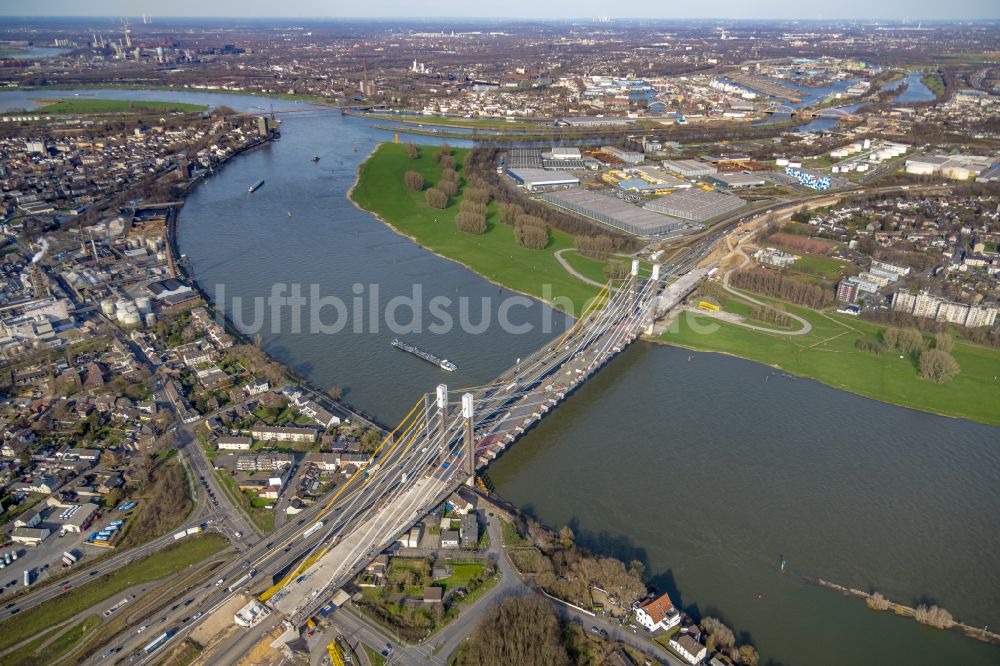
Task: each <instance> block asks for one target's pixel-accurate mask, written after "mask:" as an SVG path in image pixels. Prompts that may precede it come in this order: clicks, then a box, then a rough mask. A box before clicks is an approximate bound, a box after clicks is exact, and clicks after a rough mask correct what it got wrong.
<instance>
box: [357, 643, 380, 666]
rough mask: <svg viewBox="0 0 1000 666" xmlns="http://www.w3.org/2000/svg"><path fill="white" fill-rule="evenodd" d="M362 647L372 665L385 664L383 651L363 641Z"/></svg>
mask: <svg viewBox="0 0 1000 666" xmlns="http://www.w3.org/2000/svg"><path fill="white" fill-rule="evenodd" d="M361 647H363V648H364V649H365V655H367V657H368V663H369V664H371V666H383V664H385V657H383V656H382V653H381V652H379V651H378V650H376V649H375V648H372V647H369V646H368V645H367V644H365V643H362V644H361Z"/></svg>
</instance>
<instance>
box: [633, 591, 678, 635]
mask: <svg viewBox="0 0 1000 666" xmlns="http://www.w3.org/2000/svg"><path fill="white" fill-rule="evenodd" d="M635 619H636V620H638V621H639V624H641V625H642V626H644V627H646V629H647V630H648V631H656V630H657V629H663V630H668V629H673V628H674V627H676V626H677V625H678V624H680V623H681V614H680V613H678V612H677V609H676V608H674V603H673V602H672V601H670V596H669V595H667V594H661V595H660V596H658V597H656V598H655V599H651V600H650V601H647V602H646V603H644V604H642V605H640V606H639V608H638V609H636V611H635Z"/></svg>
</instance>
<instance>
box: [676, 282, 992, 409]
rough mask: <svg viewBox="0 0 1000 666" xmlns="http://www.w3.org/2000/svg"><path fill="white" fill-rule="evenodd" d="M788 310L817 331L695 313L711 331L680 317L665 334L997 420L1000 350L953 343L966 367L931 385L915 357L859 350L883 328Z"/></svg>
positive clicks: (909, 401)
mask: <svg viewBox="0 0 1000 666" xmlns="http://www.w3.org/2000/svg"><path fill="white" fill-rule="evenodd" d="M762 300H763V299H762ZM785 308H786V310H787V311H788V312H791V313H794V314H797V315H800V316H802V317H804V318H805V319H807V320H809V321H810V322H811V323H812V325H813V329H812V331H810V332H809V333H807V334H805V335H798V336H787V335H779V334H775V333H761V332H758V331H752V330H749V329H746V328H741V327H739V326H733V325H730V324H726V323H722V322H718V321H714V320H709V319H708V318H706V317H697V316H694V315H692V316H694V320H693V321H694V323H695V325H696V326H703V325H709V324H714V327H713V328H714V332H711V333H699V332H696V331H694V330H692V327H691V324H690V322H689V320H688V318H687V315H682V316H680V317H678V319H677V323H676V324H675V326H674V327H673V330H671V331H668V332H666V333H664V334H663V335H661V336H660V339H661V340H662V341H664V342H667V343H670V344H674V345H678V346H681V347H687V348H691V349H697V350H703V351H715V352H725V353H729V354H733V355H735V356H740V357H743V358H747V359H750V360H753V361H759V362H761V363H766V364H768V365H772V366H776V367H779V368H781V369H782V370H785V371H787V372H790V373H792V374H795V375H800V376H802V377H811V378H813V379H817V380H819V381H821V382H823V383H824V384H829V385H830V386H833V387H836V388H840V389H844V390H847V391H851V392H853V393H858V394H860V395H864V396H867V397H870V398H875V399H876V400H882V401H884V402H889V403H893V404H896V405H902V406H904V407H912V408H913V409H919V410H923V411H927V412H935V413H938V414H945V415H948V416H956V417H960V418H966V419H970V420H973V421H979V422H981V423H989V424H993V425H1000V410H998V409H997V405H1000V379H998V378H1000V352H998V351H996V350H992V349H989V348H986V347H981V346H978V345H972V344H969V343H966V342H959V341H956V342H955V351H954V354H953V355H954V357H955V360H956V361H958V364H959V365H960V366H961V368H962V372H961V373H960V374H959V375H958V376H957V377H956V378H955V379H953V380H952V381H951V382H949V383H948V384H944V385H939V384H934V383H933V382H930V381H926V380H922V379H920V378H919V377H918V375H917V362H916V360H915V359H914V358H912V357H910V356H907V357H905V358H900V357H899V354H897V353H883V354H881V355H879V356H875V355H873V354H869V353H867V352H862V351H859V350H858V349H857V348H856V347H855V343H856V342H857V341H858V340H861V339H868V340H873V341H875V340H878V336H879V333H880V332H881V330H882V327H879V326H877V325H874V324H871V323H868V322H865V321H860V320H858V319H857V318H855V317H851V316H849V315H840V314H836V313H829V314H827V313H820V312H816V311H814V310H806V309H804V308H798V307H795V306H793V305H787V304H786V305H785ZM928 339H929V338H928Z"/></svg>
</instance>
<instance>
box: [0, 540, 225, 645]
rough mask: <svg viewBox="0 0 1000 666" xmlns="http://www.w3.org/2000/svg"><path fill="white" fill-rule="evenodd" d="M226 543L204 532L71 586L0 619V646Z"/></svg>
mask: <svg viewBox="0 0 1000 666" xmlns="http://www.w3.org/2000/svg"><path fill="white" fill-rule="evenodd" d="M225 547H226V540H225V539H224V538H223V537H222V536H220V535H217V534H203V535H201V536H197V537H190V538H188V539H185V540H183V541H181V542H179V543H178V544H177V545H174V546H170V547H169V548H166V549H164V550H161V551H159V552H157V553H154V554H152V555H150V556H148V557H145V558H143V559H141V560H138V561H135V562H132V563H131V564H128V565H126V566H123V567H121V568H120V569H118V570H117V571H115V572H114V573H112V574H107V575H105V576H99V577H97V576H95V578H94V580H93V581H91V582H89V583H87V584H86V585H82V586H80V587H77V588H73V589H71V590H69V591H68V592H65V593H63V594H61V595H60V596H58V597H57V598H55V599H52V600H51V601H47V602H45V603H44V604H42V605H40V606H36V607H34V608H31V609H29V610H26V611H24V612H23V613H19V614H17V615H15V616H14V617H12V618H9V619H7V620H4V621H3V622H0V650H6V649H7V648H10V647H11V646H13V645H16V644H17V643H20V642H21V641H23V640H26V639H28V638H31V637H32V636H33V635H35V634H37V633H39V632H41V631H44V630H45V629H46V628H47V627H51V626H52V625H54V624H58V623H60V622H64V621H65V620H68V619H69V618H71V617H73V616H74V615H77V614H78V613H82V612H83V611H85V610H87V609H88V608H91V607H92V606H94V605H95V604H98V603H100V602H102V601H105V600H107V599H109V598H110V597H112V596H114V595H116V594H119V593H120V592H122V591H123V590H127V589H128V588H130V587H132V586H134V585H138V584H140V583H148V582H152V581H155V580H159V579H161V578H166V577H168V576H170V575H172V574H175V573H177V572H178V571H180V570H182V569H184V568H186V567H188V566H190V565H192V564H195V563H197V562H200V561H202V560H204V559H205V558H207V557H209V556H211V555H214V554H215V553H217V552H219V551H220V550H222V549H223V548H225ZM81 637H82V634H81Z"/></svg>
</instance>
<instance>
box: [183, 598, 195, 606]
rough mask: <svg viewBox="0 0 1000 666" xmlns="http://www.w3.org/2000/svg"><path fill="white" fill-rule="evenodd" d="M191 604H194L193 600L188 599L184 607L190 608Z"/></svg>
mask: <svg viewBox="0 0 1000 666" xmlns="http://www.w3.org/2000/svg"><path fill="white" fill-rule="evenodd" d="M193 603H194V599H188V600H187V601H185V602H184V605H185V606H190V605H191V604H193Z"/></svg>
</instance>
